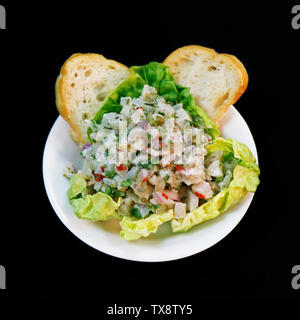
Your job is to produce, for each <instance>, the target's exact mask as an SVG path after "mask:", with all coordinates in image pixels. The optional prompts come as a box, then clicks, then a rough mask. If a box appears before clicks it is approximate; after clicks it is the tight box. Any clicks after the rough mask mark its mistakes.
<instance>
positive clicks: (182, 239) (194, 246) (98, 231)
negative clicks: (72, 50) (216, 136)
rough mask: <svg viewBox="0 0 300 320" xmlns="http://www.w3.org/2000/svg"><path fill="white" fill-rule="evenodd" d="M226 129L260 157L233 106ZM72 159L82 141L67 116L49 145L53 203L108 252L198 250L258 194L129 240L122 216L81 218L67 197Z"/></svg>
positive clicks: (169, 256)
mask: <svg viewBox="0 0 300 320" xmlns="http://www.w3.org/2000/svg"><path fill="white" fill-rule="evenodd" d="M220 125H221V128H222V129H221V135H222V136H223V137H224V138H232V139H236V140H238V141H240V142H243V143H245V144H246V145H247V146H248V147H249V149H250V150H251V151H252V153H253V155H254V156H255V157H256V159H257V151H256V147H255V143H254V140H253V137H252V134H251V132H250V130H249V128H248V126H247V123H246V122H245V120H244V119H243V118H242V116H241V115H240V114H239V112H238V111H237V110H236V109H235V108H234V107H233V106H231V107H230V109H229V110H228V112H227V113H226V115H225V116H224V118H223V119H222V121H221V123H220ZM67 162H72V163H74V164H75V166H76V167H80V164H81V162H82V159H81V156H80V149H79V147H78V146H77V145H76V144H75V143H74V142H73V141H72V140H71V138H70V135H69V126H68V124H67V123H66V122H65V121H64V120H63V118H62V117H58V119H57V120H56V121H55V123H54V125H53V127H52V129H51V131H50V133H49V136H48V139H47V142H46V145H45V150H44V156H43V176H44V184H45V188H46V192H47V195H48V198H49V200H50V203H51V205H52V207H53V209H54V211H55V212H56V214H57V216H58V217H59V219H60V220H61V221H62V223H63V224H64V225H65V226H66V227H67V228H68V229H69V230H70V231H71V232H72V233H73V234H74V235H75V236H77V237H78V238H79V239H81V240H82V241H83V242H85V243H86V244H88V245H90V246H91V247H93V248H95V249H97V250H99V251H101V252H104V253H106V254H109V255H112V256H115V257H118V258H122V259H127V260H134V261H143V262H159V261H170V260H175V259H180V258H184V257H188V256H191V255H193V254H196V253H199V252H201V251H203V250H205V249H207V248H209V247H211V246H213V245H214V244H216V243H217V242H218V241H220V240H221V239H223V238H224V237H225V236H226V235H227V234H229V233H230V232H231V231H232V230H233V229H234V227H235V226H236V225H237V224H238V223H239V221H240V220H241V219H242V218H243V216H244V215H245V213H246V211H247V209H248V207H249V205H250V203H251V201H252V199H253V194H252V193H248V194H247V196H246V197H245V198H244V199H243V200H242V201H241V202H240V203H238V204H237V205H235V206H234V207H232V208H230V209H229V210H228V211H227V212H225V213H223V214H221V215H220V216H219V217H217V218H215V219H212V220H209V221H207V222H204V223H202V224H200V225H198V226H195V227H194V228H192V229H191V230H190V231H188V232H185V233H172V231H171V227H170V224H169V223H165V224H163V225H162V226H160V227H159V229H158V232H157V233H156V234H151V235H150V236H149V237H147V238H142V239H139V240H137V241H132V242H128V241H126V240H123V239H122V238H121V237H120V235H119V232H120V225H119V221H118V220H110V221H106V222H89V221H86V220H82V219H78V218H77V217H76V216H75V214H74V212H73V208H72V206H71V205H70V203H69V201H68V197H67V190H68V187H69V181H68V180H67V179H66V178H65V177H64V176H63V170H64V168H65V166H66V164H67Z"/></svg>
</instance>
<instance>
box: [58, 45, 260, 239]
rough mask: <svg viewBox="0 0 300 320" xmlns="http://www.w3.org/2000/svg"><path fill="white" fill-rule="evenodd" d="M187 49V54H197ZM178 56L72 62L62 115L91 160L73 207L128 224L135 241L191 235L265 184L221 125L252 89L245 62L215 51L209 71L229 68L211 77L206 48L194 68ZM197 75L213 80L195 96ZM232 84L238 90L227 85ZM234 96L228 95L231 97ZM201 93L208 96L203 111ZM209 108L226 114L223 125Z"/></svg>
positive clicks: (61, 89)
mask: <svg viewBox="0 0 300 320" xmlns="http://www.w3.org/2000/svg"><path fill="white" fill-rule="evenodd" d="M194 47H197V46H192V48H194ZM186 48H188V47H184V48H182V50H183V51H184V52H188V51H186ZM200 48H203V47H200ZM178 50H179V53H178ZM178 50H176V51H177V54H175V53H176V51H175V53H174V55H175V57H172V54H171V55H170V56H169V57H168V58H167V59H166V61H165V64H161V63H157V62H150V63H149V64H147V65H144V66H134V67H131V68H130V69H128V68H127V67H125V66H123V65H121V64H119V63H117V62H114V61H112V60H107V59H105V58H104V57H103V56H100V55H99V56H98V55H96V54H77V55H73V56H72V57H71V58H69V59H68V60H67V61H66V63H65V64H64V66H63V68H62V71H61V74H60V75H59V77H58V80H57V85H56V101H57V105H58V110H59V112H60V113H61V115H62V116H63V117H64V119H65V120H66V121H67V122H68V123H69V124H70V128H71V129H70V133H71V137H72V138H73V140H74V141H75V142H76V143H78V145H79V146H80V148H81V152H80V154H81V156H82V158H83V163H84V164H83V166H82V167H81V168H74V166H73V165H72V164H71V165H69V166H67V167H66V169H65V173H64V174H65V176H66V177H68V178H69V179H70V187H69V190H68V198H69V201H70V203H71V205H72V206H73V208H74V212H75V214H76V215H77V217H78V218H82V219H88V220H91V221H104V220H108V219H120V226H121V229H122V230H121V237H122V238H124V239H126V240H136V239H139V238H141V237H147V236H149V235H150V234H151V233H155V232H156V231H157V229H158V227H159V226H160V225H161V224H163V223H165V222H168V221H170V223H171V227H172V230H173V231H174V232H179V231H180V232H184V231H187V230H189V229H190V228H192V227H193V226H195V225H197V224H199V223H201V222H204V221H206V220H208V219H212V218H214V217H216V216H218V215H219V214H220V213H222V212H224V211H226V210H227V209H228V208H229V207H231V206H232V205H234V204H236V203H237V202H239V201H240V200H241V199H242V198H243V197H244V196H245V195H246V194H247V192H248V191H249V192H255V190H256V188H257V186H258V184H259V178H258V176H259V173H260V171H259V168H258V166H257V164H256V160H255V158H254V156H253V155H252V154H251V152H250V150H249V149H248V148H247V146H245V145H244V144H242V143H240V142H238V141H235V140H232V139H224V138H222V137H220V132H219V130H218V127H217V125H216V121H217V120H218V119H219V118H220V116H221V114H223V113H224V112H225V111H226V110H227V108H228V106H227V104H228V103H230V104H231V103H232V101H236V100H237V99H238V94H240V95H241V94H242V92H243V91H244V90H245V88H246V86H247V84H246V82H245V81H246V80H245V78H246V76H245V74H243V72H241V79H242V78H244V80H241V81H240V82H239V85H238V83H237V81H238V77H237V76H234V75H233V74H234V73H236V74H238V73H239V72H240V71H239V70H244V69H242V68H241V67H240V64H241V63H240V62H239V64H238V63H237V64H236V65H234V64H232V60H230V59H233V58H228V57H230V56H228V55H219V56H220V57H222V61H219V60H218V59H219V58H216V57H218V55H216V53H214V54H213V52H214V51H213V52H212V51H209V50H210V49H206V50H207V51H208V53H209V54H210V56H208V55H207V56H206V59H211V60H210V62H209V64H213V65H214V66H215V67H216V68H219V66H218V65H217V62H218V63H220V64H224V65H225V66H220V70H222V71H220V74H219V75H215V76H214V77H215V78H214V77H210V76H208V75H207V73H211V72H212V71H211V70H210V69H209V68H208V65H207V64H206V65H205V66H201V64H205V62H201V61H198V59H199V56H200V55H201V54H202V55H205V54H206V53H205V50H204V48H203V49H201V50H202V51H203V52H202V53H201V52H200V51H201V50H200V51H199V50H195V55H194V58H192V57H191V56H190V57H189V59H191V61H192V62H193V63H190V64H188V65H186V59H183V57H182V55H181V53H180V50H181V49H178ZM192 52H193V51H192ZM177 56H180V57H181V58H180V59H177ZM227 58H228V59H229V60H227ZM176 59H177V60H176ZM193 59H195V60H197V61H193ZM201 59H202V56H201ZM214 59H215V60H214ZM237 61H238V60H237ZM168 64H169V65H170V67H169V66H168ZM171 66H172V67H171ZM190 67H191V68H192V69H189V68H190ZM172 68H173V72H174V75H173V73H172V72H171V71H172ZM194 68H195V70H196V71H194ZM197 68H198V69H197ZM204 69H205V70H206V71H204ZM231 69H233V70H231ZM234 69H238V70H234ZM197 70H200V71H199V73H198V76H199V78H205V77H206V78H207V79H208V80H207V81H200V80H199V82H198V83H196V81H195V82H190V86H191V89H190V88H189V87H187V86H185V85H183V84H184V83H185V81H187V78H186V77H187V75H188V74H191V73H193V77H194V78H195V74H197ZM244 72H245V73H246V71H244ZM231 73H232V78H234V79H233V80H232V81H231V80H228V79H230V77H231ZM76 74H77V75H76ZM75 75H76V76H75ZM181 75H182V77H181ZM246 75H247V73H246ZM174 76H175V78H174ZM176 76H178V82H181V83H178V82H177V81H175V80H176ZM224 77H227V78H226V79H227V80H226V81H225V82H224V81H223V80H224V79H223V78H224ZM184 79H185V80H184ZM235 81H236V82H235ZM225 83H226V85H227V86H228V87H226V88H221V87H218V85H220V86H221V85H223V87H224V86H225ZM206 86H211V87H213V86H215V90H214V91H213V90H211V89H210V88H206V89H205V87H206ZM238 86H239V88H238ZM101 90H102V91H101ZM197 90H198V91H197ZM224 90H225V91H226V90H227V91H226V92H228V94H227V93H226V97H225V98H224V99H223V97H224ZM192 91H197V92H198V94H199V96H198V97H201V99H200V100H199V99H198V100H199V101H198V102H199V103H200V106H201V107H200V106H199V105H198V104H197V103H196V102H197V99H196V97H195V95H197V92H196V93H195V94H191V92H192ZM99 94H100V96H101V99H104V100H101V99H100V98H99V99H98V98H97V97H98V95H99ZM203 101H205V104H203ZM216 101H219V102H220V103H216ZM204 109H205V111H206V112H210V113H211V114H213V113H214V114H215V115H216V116H215V117H213V119H214V120H215V121H213V120H211V118H210V117H209V116H208V115H207V114H206V112H205V111H204Z"/></svg>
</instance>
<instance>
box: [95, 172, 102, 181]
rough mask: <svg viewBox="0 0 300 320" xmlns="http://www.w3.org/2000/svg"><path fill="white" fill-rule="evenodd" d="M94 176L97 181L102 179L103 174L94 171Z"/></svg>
mask: <svg viewBox="0 0 300 320" xmlns="http://www.w3.org/2000/svg"><path fill="white" fill-rule="evenodd" d="M94 177H95V180H96V181H97V182H99V181H102V179H103V175H102V174H99V173H94Z"/></svg>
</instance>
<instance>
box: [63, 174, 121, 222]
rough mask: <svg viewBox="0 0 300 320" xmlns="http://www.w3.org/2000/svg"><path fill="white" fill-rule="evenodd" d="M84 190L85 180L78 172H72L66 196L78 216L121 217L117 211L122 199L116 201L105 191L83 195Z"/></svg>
mask: <svg viewBox="0 0 300 320" xmlns="http://www.w3.org/2000/svg"><path fill="white" fill-rule="evenodd" d="M86 191H87V188H86V181H85V180H84V178H83V177H82V176H81V175H80V174H74V175H73V176H72V178H71V181H70V188H69V190H68V197H69V201H70V203H71V205H72V206H73V208H74V213H75V214H76V216H77V217H78V218H80V219H87V220H91V221H105V220H109V219H114V218H118V219H120V218H121V217H120V216H119V214H118V212H117V209H118V208H119V206H120V204H121V201H122V199H121V198H119V201H118V203H116V202H115V201H113V199H112V198H111V197H110V196H108V195H106V194H105V193H102V192H97V193H96V194H93V195H90V194H87V195H85V194H86Z"/></svg>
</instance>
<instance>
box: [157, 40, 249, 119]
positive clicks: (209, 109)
mask: <svg viewBox="0 0 300 320" xmlns="http://www.w3.org/2000/svg"><path fill="white" fill-rule="evenodd" d="M163 63H164V64H166V65H167V66H169V67H170V70H171V72H172V73H173V75H174V78H175V81H176V82H177V83H178V84H180V85H182V86H185V87H189V88H190V89H191V93H192V95H193V96H194V99H195V102H196V104H197V105H198V106H199V107H201V108H202V109H203V110H204V111H205V112H206V113H207V114H208V115H209V116H210V118H211V119H212V120H213V121H215V122H216V123H217V122H218V120H219V119H220V118H221V117H222V116H223V114H224V113H225V112H226V111H227V109H228V108H229V106H230V105H231V104H234V103H235V102H236V101H237V100H238V99H239V98H240V96H241V95H242V94H243V93H244V91H245V90H246V88H247V85H248V74H247V71H246V69H245V67H244V66H243V64H242V63H241V62H240V61H239V60H238V59H237V58H236V57H235V56H233V55H230V54H218V53H217V52H216V51H215V50H213V49H209V48H205V47H201V46H197V45H190V46H185V47H182V48H179V49H177V50H175V51H173V52H172V53H171V54H170V55H169V56H168V57H167V58H166V59H165V61H164V62H163Z"/></svg>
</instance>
